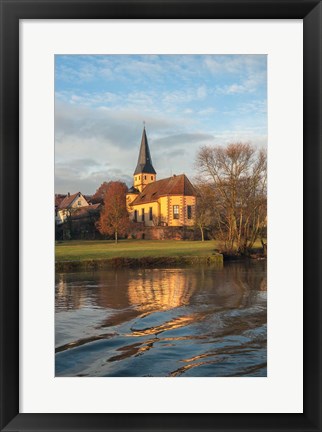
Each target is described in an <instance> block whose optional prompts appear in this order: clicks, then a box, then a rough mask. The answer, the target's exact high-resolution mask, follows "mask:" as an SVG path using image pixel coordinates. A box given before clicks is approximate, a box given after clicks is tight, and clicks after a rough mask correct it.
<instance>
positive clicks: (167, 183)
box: [131, 174, 196, 205]
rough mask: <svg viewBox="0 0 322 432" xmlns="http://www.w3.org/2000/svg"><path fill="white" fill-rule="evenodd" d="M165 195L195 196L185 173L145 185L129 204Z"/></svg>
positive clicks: (153, 199) (140, 202) (156, 198)
mask: <svg viewBox="0 0 322 432" xmlns="http://www.w3.org/2000/svg"><path fill="white" fill-rule="evenodd" d="M167 195H186V196H195V195H196V191H195V189H194V187H193V186H192V184H191V183H190V180H189V179H188V177H187V176H186V175H185V174H180V175H177V176H176V175H174V176H172V177H169V178H165V179H162V180H158V181H155V182H153V183H149V184H148V185H146V186H145V188H144V189H143V191H142V192H141V193H140V195H139V196H138V197H136V198H135V200H134V201H133V202H132V203H131V205H139V204H145V203H148V202H153V201H157V200H158V199H159V198H160V197H161V196H167Z"/></svg>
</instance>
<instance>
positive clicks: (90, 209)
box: [72, 203, 101, 219]
mask: <svg viewBox="0 0 322 432" xmlns="http://www.w3.org/2000/svg"><path fill="white" fill-rule="evenodd" d="M100 206H101V204H100V203H98V204H91V205H88V206H84V207H77V208H76V209H75V211H74V212H73V213H72V219H80V218H84V217H88V216H90V214H91V213H95V214H96V213H97V211H98V209H99V207H100Z"/></svg>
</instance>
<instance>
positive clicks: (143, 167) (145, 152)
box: [134, 127, 156, 175]
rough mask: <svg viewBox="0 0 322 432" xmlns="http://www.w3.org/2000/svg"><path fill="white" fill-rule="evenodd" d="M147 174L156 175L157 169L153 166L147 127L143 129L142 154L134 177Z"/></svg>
mask: <svg viewBox="0 0 322 432" xmlns="http://www.w3.org/2000/svg"><path fill="white" fill-rule="evenodd" d="M141 173H147V174H156V172H155V169H154V168H153V165H152V159H151V154H150V149H149V144H148V138H147V136H146V132H145V127H144V128H143V133H142V139H141V146H140V153H139V158H138V163H137V166H136V168H135V171H134V175H136V174H141Z"/></svg>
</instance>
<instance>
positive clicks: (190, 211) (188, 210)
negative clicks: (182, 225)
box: [187, 205, 192, 219]
mask: <svg viewBox="0 0 322 432" xmlns="http://www.w3.org/2000/svg"><path fill="white" fill-rule="evenodd" d="M187 217H188V219H192V206H191V205H188V206H187Z"/></svg>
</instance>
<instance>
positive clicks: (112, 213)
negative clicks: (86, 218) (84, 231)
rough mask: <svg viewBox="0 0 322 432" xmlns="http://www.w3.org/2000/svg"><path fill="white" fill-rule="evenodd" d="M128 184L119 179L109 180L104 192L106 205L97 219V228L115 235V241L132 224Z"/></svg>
mask: <svg viewBox="0 0 322 432" xmlns="http://www.w3.org/2000/svg"><path fill="white" fill-rule="evenodd" d="M126 193H127V186H126V184H125V183H122V182H119V181H113V182H109V183H108V184H107V186H106V191H105V194H104V205H103V208H102V211H101V214H100V218H99V220H98V221H97V224H96V226H97V229H98V230H99V232H100V233H101V234H103V235H113V236H114V239H115V243H117V242H118V238H119V236H124V235H125V234H126V232H127V229H128V227H129V224H130V220H129V215H128V212H127V209H126Z"/></svg>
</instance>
